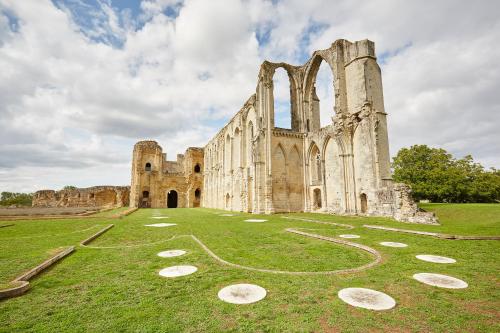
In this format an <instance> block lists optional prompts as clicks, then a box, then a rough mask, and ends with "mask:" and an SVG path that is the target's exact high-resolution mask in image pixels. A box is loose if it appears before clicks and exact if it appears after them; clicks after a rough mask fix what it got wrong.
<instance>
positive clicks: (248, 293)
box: [217, 283, 267, 304]
mask: <svg viewBox="0 0 500 333" xmlns="http://www.w3.org/2000/svg"><path fill="white" fill-rule="evenodd" d="M266 295H267V291H266V289H264V288H262V287H260V286H257V285H255V284H247V283H241V284H233V285H230V286H227V287H225V288H222V289H221V290H219V293H218V294H217V296H219V298H220V299H221V300H223V301H224V302H227V303H232V304H250V303H255V302H258V301H260V300H261V299H263V298H264V297H266Z"/></svg>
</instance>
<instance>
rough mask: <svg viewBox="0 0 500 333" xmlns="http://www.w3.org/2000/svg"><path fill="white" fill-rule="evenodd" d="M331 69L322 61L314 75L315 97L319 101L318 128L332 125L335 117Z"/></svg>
mask: <svg viewBox="0 0 500 333" xmlns="http://www.w3.org/2000/svg"><path fill="white" fill-rule="evenodd" d="M333 84H334V78H333V73H332V68H331V67H330V65H328V63H327V62H326V61H324V60H323V61H322V62H321V64H320V66H319V69H318V74H317V75H316V84H315V86H316V96H317V97H318V99H319V111H320V112H319V117H320V118H319V120H320V126H321V127H325V126H327V125H330V124H331V123H332V117H333V116H334V115H335V92H334V88H333Z"/></svg>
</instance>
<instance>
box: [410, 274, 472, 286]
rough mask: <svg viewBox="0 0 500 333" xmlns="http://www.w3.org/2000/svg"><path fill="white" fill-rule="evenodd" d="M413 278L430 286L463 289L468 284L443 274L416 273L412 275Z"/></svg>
mask: <svg viewBox="0 0 500 333" xmlns="http://www.w3.org/2000/svg"><path fill="white" fill-rule="evenodd" d="M413 278H414V279H415V280H417V281H419V282H422V283H425V284H428V285H430V286H435V287H441V288H449V289H463V288H467V287H468V286H469V285H468V284H467V282H465V281H462V280H460V279H457V278H454V277H452V276H448V275H443V274H434V273H417V274H414V275H413Z"/></svg>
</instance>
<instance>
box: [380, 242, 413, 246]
mask: <svg viewBox="0 0 500 333" xmlns="http://www.w3.org/2000/svg"><path fill="white" fill-rule="evenodd" d="M380 245H383V246H388V247H408V245H407V244H405V243H398V242H380Z"/></svg>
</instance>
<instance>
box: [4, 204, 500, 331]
mask: <svg viewBox="0 0 500 333" xmlns="http://www.w3.org/2000/svg"><path fill="white" fill-rule="evenodd" d="M423 207H424V208H425V209H427V210H431V211H434V212H436V213H437V215H438V217H439V219H440V221H441V223H442V225H441V226H422V225H412V224H404V223H400V222H396V221H393V220H390V219H385V218H361V217H339V216H331V215H322V214H288V215H287V216H295V217H307V218H309V219H317V220H323V221H330V222H337V223H346V224H351V225H353V226H355V228H354V229H352V230H345V229H343V228H341V227H336V226H331V225H323V224H316V223H311V222H304V221H296V220H289V219H284V218H282V217H283V216H284V215H273V216H255V215H250V214H243V213H233V214H235V215H236V216H232V217H223V216H220V214H222V213H227V212H223V211H217V210H211V209H158V210H155V209H141V210H139V211H137V212H135V213H133V214H132V215H130V216H127V217H125V218H122V219H110V218H109V216H111V215H112V214H110V213H106V214H101V216H98V217H96V218H91V219H74V220H71V219H68V220H39V221H37V220H27V221H13V222H12V221H10V222H1V221H0V225H3V224H11V223H13V224H15V226H13V227H6V228H0V283H6V282H8V281H10V280H11V279H13V278H14V277H15V276H17V275H19V274H20V273H22V272H24V271H25V270H27V269H29V268H31V267H33V266H35V265H36V264H38V263H40V262H41V261H43V260H44V259H46V258H48V257H49V256H50V255H51V254H52V253H54V252H55V251H57V249H58V248H60V247H64V246H69V245H77V244H78V243H79V242H80V241H81V240H83V239H85V238H87V237H89V236H90V235H92V234H93V233H95V232H97V231H98V230H99V229H101V228H103V227H104V226H106V225H108V224H111V223H113V224H115V227H114V228H112V229H111V230H110V231H108V232H107V233H105V234H103V235H102V236H100V237H99V238H98V239H96V240H95V241H94V242H92V243H91V244H90V245H91V246H95V247H107V248H86V247H81V246H78V247H77V250H76V252H74V253H73V254H72V255H70V256H69V257H67V258H66V259H64V260H63V261H61V262H60V263H58V264H57V265H56V266H54V267H53V268H51V269H50V270H48V271H46V272H44V273H43V274H42V275H40V276H39V277H38V278H36V279H34V280H32V281H31V290H30V291H29V292H28V293H27V294H25V295H23V296H21V297H17V298H13V299H8V300H4V301H1V302H0V323H1V325H0V332H226V331H234V332H325V331H332V332H371V331H373V332H376V331H385V332H422V331H424V332H498V331H500V310H499V309H500V241H459V240H444V239H437V238H432V237H425V236H418V235H410V234H400V233H393V232H386V231H381V230H370V229H366V228H363V227H362V225H363V224H372V225H384V226H391V227H399V228H405V229H415V230H424V231H436V232H443V233H449V234H459V235H500V205H487V204H478V205H450V204H446V205H440V204H428V205H423ZM153 214H161V215H165V216H169V218H168V219H163V220H155V219H152V218H151V217H152V215H153ZM247 218H263V219H267V220H268V221H267V222H265V223H246V222H243V221H244V220H245V219H247ZM151 223H177V225H176V226H173V227H167V228H148V227H145V226H144V224H151ZM292 227H295V228H307V229H314V230H307V231H309V232H313V233H316V234H321V235H325V236H333V237H336V236H338V235H339V234H342V233H353V234H357V235H360V236H361V238H360V239H355V240H353V241H354V242H356V243H360V244H364V245H367V246H370V247H372V248H374V249H376V250H378V251H379V252H380V253H381V254H382V257H383V261H382V263H381V264H380V265H377V266H375V267H373V268H370V269H368V270H365V271H363V272H358V273H352V274H341V275H306V276H294V275H277V274H271V273H263V272H254V271H248V270H242V269H238V268H233V267H230V266H225V265H222V264H221V263H219V262H217V261H216V260H214V258H212V257H210V256H209V255H207V253H206V252H205V251H204V250H203V249H202V248H201V247H200V246H199V245H198V244H197V243H196V242H194V241H193V240H192V239H191V238H189V237H180V238H174V239H171V240H169V239H170V238H171V237H172V236H175V235H195V236H196V237H198V238H199V239H200V240H201V241H203V243H204V244H205V245H206V246H208V247H209V248H210V249H211V250H212V251H213V252H214V253H215V254H217V255H218V256H219V257H221V258H222V259H224V260H227V261H229V262H232V263H237V264H241V265H246V266H251V267H255V268H266V269H276V270H287V271H308V272H319V271H327V270H337V269H344V268H353V267H357V266H361V265H364V264H366V263H368V262H370V261H372V260H373V257H372V256H370V255H369V254H367V253H366V252H362V251H360V250H357V249H354V248H352V247H347V246H344V245H338V244H333V243H330V242H325V241H321V240H317V239H312V238H306V237H303V236H300V235H295V234H291V233H288V232H286V231H285V229H286V228H292ZM382 241H395V242H403V243H406V244H408V245H409V246H408V247H407V248H388V247H384V246H381V245H379V244H378V243H379V242H382ZM169 249H183V250H186V251H188V253H187V254H186V255H184V256H181V257H176V258H160V257H158V256H157V255H156V254H157V253H158V252H160V251H163V250H169ZM417 254H435V255H443V256H448V257H452V258H454V259H456V260H457V263H455V264H447V265H443V264H433V263H428V262H423V261H420V260H417V259H416V258H415V255H417ZM179 264H187V265H194V266H197V267H198V271H197V272H196V273H194V274H192V275H189V276H184V277H179V278H175V279H166V278H162V277H160V276H158V271H159V270H160V269H162V268H165V267H168V266H172V265H179ZM419 272H430V273H441V274H447V275H451V276H454V277H457V278H459V279H462V280H465V281H466V282H468V283H469V288H467V289H461V290H451V289H441V288H436V287H431V286H428V285H424V284H421V283H419V282H417V281H415V280H414V279H412V275H413V274H415V273H419ZM235 283H253V284H257V285H260V286H262V287H264V288H265V289H266V290H267V292H268V294H267V297H266V298H265V299H264V300H262V301H260V302H257V303H254V304H249V305H233V304H228V303H224V302H222V301H221V300H219V299H218V298H217V292H218V291H219V290H220V289H221V288H223V287H225V286H228V285H230V284H235ZM347 287H363V288H371V289H375V290H379V291H382V292H385V293H387V294H388V295H390V296H392V297H393V298H394V299H395V300H396V302H397V306H396V307H395V308H394V309H391V310H387V311H380V312H375V311H370V310H364V309H359V308H354V307H352V306H349V305H347V304H346V303H344V302H342V301H341V300H340V299H339V298H338V297H337V292H338V291H339V290H340V289H342V288H347Z"/></svg>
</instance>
